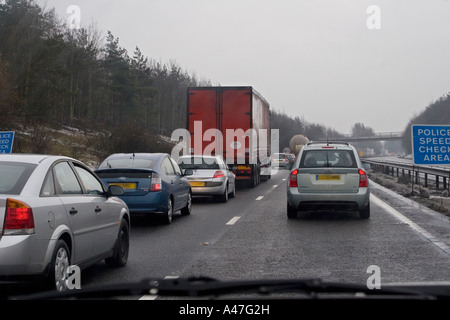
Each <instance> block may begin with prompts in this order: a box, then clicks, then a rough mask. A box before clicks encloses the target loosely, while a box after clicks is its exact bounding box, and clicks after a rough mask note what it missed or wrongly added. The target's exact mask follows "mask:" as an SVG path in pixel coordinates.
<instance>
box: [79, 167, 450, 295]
mask: <svg viewBox="0 0 450 320" xmlns="http://www.w3.org/2000/svg"><path fill="white" fill-rule="evenodd" d="M287 178H288V171H287V170H281V171H279V172H278V173H277V174H276V175H274V176H272V179H270V180H269V181H266V182H262V183H261V184H260V185H259V186H258V187H256V188H253V189H250V188H246V187H241V188H238V190H237V192H236V197H235V198H233V199H230V200H229V201H228V202H227V203H220V202H217V201H215V200H214V199H211V198H194V201H193V209H192V214H191V215H190V216H181V215H179V214H177V215H175V216H174V220H173V222H172V224H170V225H165V224H164V223H162V222H161V221H159V220H158V219H154V218H149V217H147V216H132V223H131V238H130V254H129V260H128V264H127V265H126V266H125V267H124V268H119V269H114V268H109V267H107V266H106V264H105V263H98V264H96V265H94V266H92V267H90V268H88V269H86V270H83V271H82V273H81V287H83V286H91V285H95V286H100V285H103V284H108V283H123V282H137V281H139V280H142V279H143V278H150V277H151V278H161V279H162V278H167V277H190V276H208V277H213V278H217V279H220V280H244V279H283V278H284V279H285V278H288V279H293V278H321V279H323V280H325V281H344V282H351V283H359V284H366V283H367V280H368V278H369V277H370V276H371V270H373V269H370V268H372V266H376V267H377V268H378V270H379V275H380V276H381V284H383V283H392V282H411V281H445V280H447V281H448V280H449V279H450V220H449V218H448V217H445V216H443V215H441V214H438V213H436V212H434V211H431V210H429V209H427V208H425V207H423V206H420V205H418V204H417V203H415V202H413V201H411V200H409V199H406V198H403V197H401V196H398V195H396V194H395V193H393V192H391V191H389V190H387V189H385V188H383V187H381V186H379V185H377V184H375V183H373V182H371V192H372V194H371V217H370V219H367V220H361V219H359V215H358V213H356V212H355V213H353V212H341V213H334V212H321V213H315V214H301V215H300V216H299V218H298V219H287V216H286V183H287ZM138 298H140V299H155V298H158V297H155V296H151V295H146V296H141V297H133V299H138Z"/></svg>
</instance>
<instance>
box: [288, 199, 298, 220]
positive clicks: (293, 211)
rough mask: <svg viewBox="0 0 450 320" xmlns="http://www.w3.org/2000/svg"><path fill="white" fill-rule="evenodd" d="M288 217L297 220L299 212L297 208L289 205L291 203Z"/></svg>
mask: <svg viewBox="0 0 450 320" xmlns="http://www.w3.org/2000/svg"><path fill="white" fill-rule="evenodd" d="M287 217H288V218H289V219H295V218H297V210H296V209H295V208H293V207H291V206H290V205H289V203H288V204H287Z"/></svg>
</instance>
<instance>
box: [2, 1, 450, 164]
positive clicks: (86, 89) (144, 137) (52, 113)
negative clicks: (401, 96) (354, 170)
mask: <svg viewBox="0 0 450 320" xmlns="http://www.w3.org/2000/svg"><path fill="white" fill-rule="evenodd" d="M211 85H212V84H211V81H210V80H208V79H206V78H200V79H199V78H198V77H197V75H196V74H195V73H194V74H192V73H189V72H187V71H185V70H183V69H182V68H181V67H180V66H179V65H178V63H177V62H176V61H169V62H166V63H163V62H161V61H156V60H154V59H151V58H148V57H147V56H146V55H145V54H144V53H143V52H141V50H140V49H139V48H138V47H136V48H135V49H134V51H133V52H132V53H129V52H128V51H127V50H126V49H125V48H123V47H121V45H120V42H119V39H118V38H117V37H115V36H114V35H113V34H112V33H111V32H109V31H108V32H107V33H106V34H104V33H103V32H101V31H99V30H97V29H95V28H94V27H89V28H80V29H73V28H69V27H68V26H67V25H66V23H65V21H62V20H61V19H60V18H58V17H57V15H56V13H55V10H54V9H44V8H42V7H41V6H39V5H38V4H37V3H36V1H35V0H6V1H2V2H0V129H1V130H2V131H5V130H16V132H17V131H18V132H20V133H22V134H23V135H25V134H26V135H27V137H29V139H31V142H30V143H29V146H30V147H29V148H26V149H24V150H18V151H19V152H21V151H26V152H38V153H42V152H48V148H47V147H48V144H49V141H51V139H52V131H49V130H48V128H53V129H57V128H60V127H62V126H69V127H74V128H78V129H80V130H91V131H92V130H93V131H95V137H94V138H93V139H91V140H88V144H90V146H91V147H92V148H93V149H94V150H96V152H100V151H99V150H100V149H101V150H102V152H101V154H98V157H102V156H104V155H107V154H108V153H112V152H119V151H120V152H131V151H134V152H141V151H148V152H155V151H158V150H161V145H158V143H160V142H158V140H157V137H158V136H160V135H162V136H168V137H170V136H171V133H172V132H173V130H174V129H177V128H184V127H185V125H186V101H187V99H186V89H187V87H190V86H211ZM271 110H272V111H271V128H272V129H279V130H280V131H279V133H280V143H279V145H280V148H284V147H286V146H289V141H290V139H291V138H292V136H294V135H297V134H303V135H305V136H307V137H308V138H310V139H311V140H323V139H326V138H329V137H332V138H333V139H335V138H339V137H342V136H343V135H342V134H340V133H339V132H337V131H336V130H334V129H330V128H327V127H326V126H324V125H322V124H316V123H310V122H308V121H306V120H305V119H303V118H300V117H292V116H290V115H287V114H285V113H284V112H282V111H277V108H276V106H272V107H271ZM449 113H450V99H449V95H447V96H444V97H442V98H441V99H439V100H438V101H436V102H435V103H433V104H431V105H430V106H428V107H427V108H426V109H425V110H424V112H423V113H422V114H420V115H418V116H417V117H416V118H413V119H412V120H411V121H410V124H409V126H410V125H411V124H412V123H417V122H422V123H447V124H448V123H449V122H450V114H449ZM409 126H408V128H406V129H405V136H406V138H405V143H404V145H405V147H406V148H407V149H408V138H407V135H408V134H409V133H410V130H409ZM372 134H374V130H373V129H372V128H369V127H366V126H365V125H364V124H363V123H356V124H354V126H353V127H352V135H354V136H363V135H364V136H370V135H372ZM167 147H168V146H166V149H165V151H167ZM359 147H361V148H366V147H371V148H374V149H375V152H376V153H379V152H381V149H382V147H381V145H380V144H379V143H378V144H376V145H375V146H374V145H370V146H369V145H367V146H366V145H365V144H364V145H360V146H359ZM77 148H79V147H77ZM79 149H82V148H79ZM73 156H76V154H74V155H73Z"/></svg>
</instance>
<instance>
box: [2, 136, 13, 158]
mask: <svg viewBox="0 0 450 320" xmlns="http://www.w3.org/2000/svg"><path fill="white" fill-rule="evenodd" d="M13 142H14V131H0V153H12V148H13Z"/></svg>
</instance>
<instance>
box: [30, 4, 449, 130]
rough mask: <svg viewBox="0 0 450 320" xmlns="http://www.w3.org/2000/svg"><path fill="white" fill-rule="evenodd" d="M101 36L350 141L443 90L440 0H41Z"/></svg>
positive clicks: (395, 123) (444, 13)
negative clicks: (250, 92)
mask: <svg viewBox="0 0 450 320" xmlns="http://www.w3.org/2000/svg"><path fill="white" fill-rule="evenodd" d="M38 3H40V4H45V5H46V7H47V8H52V7H55V8H56V12H57V14H58V16H59V17H60V18H61V19H63V20H67V19H68V18H69V17H71V16H72V17H73V16H74V15H73V13H67V9H68V7H69V6H70V5H76V6H78V8H79V9H80V17H81V26H83V27H85V26H89V25H91V24H95V25H96V27H97V29H98V30H99V31H102V32H103V34H106V32H107V31H108V30H110V31H111V32H112V33H113V34H114V35H115V36H116V37H118V38H119V40H120V45H121V46H122V47H124V48H126V49H127V50H128V52H129V54H130V55H132V54H133V51H134V49H135V47H136V46H138V47H139V48H140V49H141V51H142V52H143V54H144V55H146V56H148V57H149V58H151V59H155V60H158V61H161V62H164V63H168V62H169V61H170V60H175V61H176V62H177V63H178V64H179V65H180V66H181V67H182V68H183V69H184V70H186V71H188V72H190V73H194V72H195V74H196V75H197V76H198V77H199V78H203V77H204V78H206V79H210V80H211V81H212V83H213V84H220V85H222V86H228V85H230V86H238V85H245V86H253V87H254V88H255V89H256V90H257V91H258V92H260V93H261V94H262V95H263V96H264V97H265V98H266V100H268V101H269V103H270V105H271V107H272V108H273V109H274V110H278V111H284V112H285V113H286V114H288V115H291V116H299V117H303V118H304V119H305V120H306V121H308V122H312V123H320V124H323V125H325V126H327V127H330V128H333V129H335V130H337V131H339V132H341V133H350V131H351V127H352V126H353V124H354V123H356V122H362V123H364V124H365V125H366V126H370V127H372V128H373V129H374V130H375V131H376V132H391V131H403V130H404V128H405V127H406V125H407V123H408V121H409V120H410V119H411V118H412V117H413V116H414V115H416V114H417V113H419V112H421V111H422V110H424V109H425V107H426V106H427V105H429V104H430V103H431V102H433V101H435V100H437V99H439V98H440V97H442V96H443V95H445V94H447V93H449V92H450V1H449V0H147V1H144V0H127V1H123V0H122V1H118V0H69V1H66V0H39V1H38Z"/></svg>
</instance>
